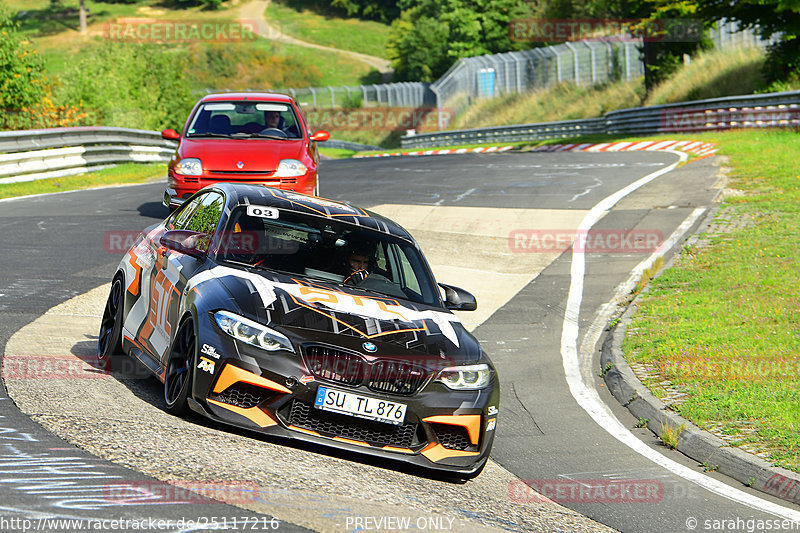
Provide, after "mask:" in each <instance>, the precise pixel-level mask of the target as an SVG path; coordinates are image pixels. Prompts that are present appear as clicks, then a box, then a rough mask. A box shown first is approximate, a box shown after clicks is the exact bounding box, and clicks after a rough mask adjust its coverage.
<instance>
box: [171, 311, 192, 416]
mask: <svg viewBox="0 0 800 533" xmlns="http://www.w3.org/2000/svg"><path fill="white" fill-rule="evenodd" d="M196 352H197V340H196V338H195V334H194V322H193V321H192V320H191V319H188V320H185V321H184V322H183V323H182V324H181V327H180V329H178V334H177V335H176V336H175V341H174V342H173V343H172V350H170V354H169V359H168V361H167V370H166V373H165V374H164V401H165V402H166V404H167V411H168V412H170V413H172V414H173V415H176V416H183V415H185V414H186V413H187V412H188V411H189V395H190V393H191V390H192V381H193V380H192V376H193V375H194V362H195V360H196V359H197V357H196Z"/></svg>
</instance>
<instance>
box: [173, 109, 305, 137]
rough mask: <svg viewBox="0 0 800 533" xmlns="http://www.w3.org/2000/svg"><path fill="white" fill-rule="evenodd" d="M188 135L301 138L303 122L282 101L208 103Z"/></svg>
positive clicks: (193, 117) (196, 114) (191, 124)
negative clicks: (301, 124) (301, 123)
mask: <svg viewBox="0 0 800 533" xmlns="http://www.w3.org/2000/svg"><path fill="white" fill-rule="evenodd" d="M186 137H194V138H197V137H230V138H265V139H300V138H302V134H301V128H300V121H299V120H298V118H297V115H296V114H295V112H294V109H293V108H292V106H291V105H289V104H287V103H283V102H252V101H249V102H206V103H204V104H202V105H201V106H200V107H199V108H198V109H197V111H196V112H195V114H194V116H192V119H191V122H190V124H189V129H188V130H187V131H186Z"/></svg>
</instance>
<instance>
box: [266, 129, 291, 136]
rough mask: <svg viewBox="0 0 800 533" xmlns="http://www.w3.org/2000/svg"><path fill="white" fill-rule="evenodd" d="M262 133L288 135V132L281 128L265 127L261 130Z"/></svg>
mask: <svg viewBox="0 0 800 533" xmlns="http://www.w3.org/2000/svg"><path fill="white" fill-rule="evenodd" d="M260 133H261V134H262V135H274V136H276V137H286V136H287V135H286V132H285V131H283V130H282V129H279V128H265V129H263V130H261V132H260Z"/></svg>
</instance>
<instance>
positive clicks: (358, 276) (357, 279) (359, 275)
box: [344, 268, 369, 285]
mask: <svg viewBox="0 0 800 533" xmlns="http://www.w3.org/2000/svg"><path fill="white" fill-rule="evenodd" d="M368 276H369V272H368V271H367V270H366V269H364V268H362V269H360V270H356V271H355V272H353V273H352V274H350V275H349V276H347V277H346V278H344V283H346V284H349V285H359V284H360V283H361V282H362V281H364V280H365V279H367V277H368Z"/></svg>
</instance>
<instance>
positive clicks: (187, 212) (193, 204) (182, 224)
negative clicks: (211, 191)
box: [167, 195, 203, 229]
mask: <svg viewBox="0 0 800 533" xmlns="http://www.w3.org/2000/svg"><path fill="white" fill-rule="evenodd" d="M202 201H203V196H202V195H201V196H196V197H195V198H193V199H192V200H190V201H189V202H187V203H186V204H185V205H183V206H181V207H180V208H179V210H178V211H177V212H176V213H175V215H174V216H173V217H172V221H171V223H168V224H167V229H186V224H187V223H188V222H189V219H190V218H191V216H192V213H194V210H195V209H197V206H198V205H200V202H202Z"/></svg>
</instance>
